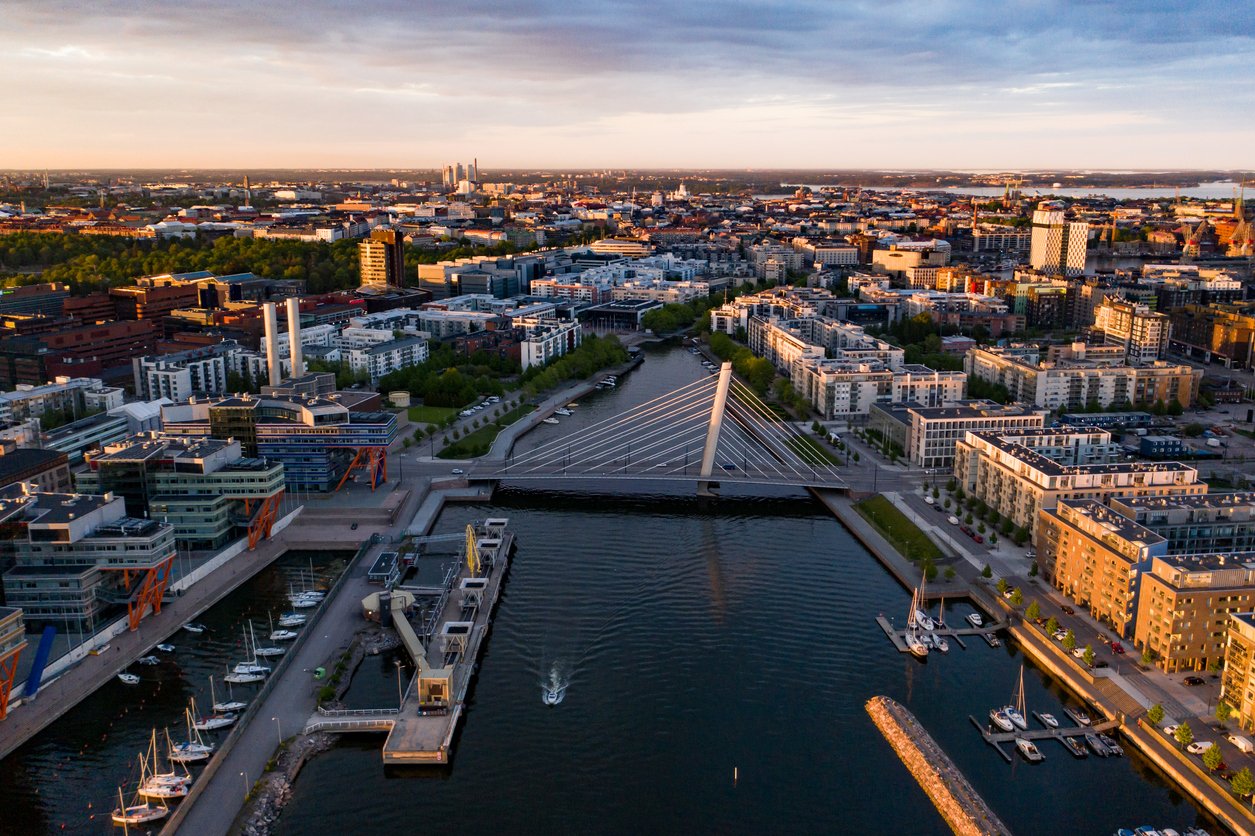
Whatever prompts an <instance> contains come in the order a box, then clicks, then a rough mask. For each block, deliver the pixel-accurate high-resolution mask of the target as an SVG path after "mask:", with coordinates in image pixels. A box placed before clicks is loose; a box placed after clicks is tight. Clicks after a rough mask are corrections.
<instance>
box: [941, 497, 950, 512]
mask: <svg viewBox="0 0 1255 836" xmlns="http://www.w3.org/2000/svg"><path fill="white" fill-rule="evenodd" d="M941 507H943V508H945V509H946V510H947V511H949V510H950V499H949V498H947V499H946V501H945V502H943V503H941Z"/></svg>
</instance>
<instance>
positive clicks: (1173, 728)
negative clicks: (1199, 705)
mask: <svg viewBox="0 0 1255 836" xmlns="http://www.w3.org/2000/svg"><path fill="white" fill-rule="evenodd" d="M1179 728H1181V727H1180V726H1178V725H1176V724H1175V723H1173V724H1172V725H1170V726H1164V727H1163V733H1164V734H1166V735H1169V736H1172V735H1175V734H1176V733H1177V729H1179Z"/></svg>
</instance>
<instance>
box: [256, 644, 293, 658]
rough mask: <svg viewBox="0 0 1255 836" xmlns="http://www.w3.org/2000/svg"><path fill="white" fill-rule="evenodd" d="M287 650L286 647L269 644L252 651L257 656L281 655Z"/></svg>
mask: <svg viewBox="0 0 1255 836" xmlns="http://www.w3.org/2000/svg"><path fill="white" fill-rule="evenodd" d="M287 652H288V649H287V648H286V647H279V646H278V645H271V646H270V647H264V646H263V647H257V648H254V649H253V653H254V654H256V655H258V656H282V655H283V654H284V653H287Z"/></svg>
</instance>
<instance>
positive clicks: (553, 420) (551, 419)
mask: <svg viewBox="0 0 1255 836" xmlns="http://www.w3.org/2000/svg"><path fill="white" fill-rule="evenodd" d="M540 423H542V424H556V423H558V419H557V418H554V417H553V416H552V415H551V416H549V417H548V418H541V419H540Z"/></svg>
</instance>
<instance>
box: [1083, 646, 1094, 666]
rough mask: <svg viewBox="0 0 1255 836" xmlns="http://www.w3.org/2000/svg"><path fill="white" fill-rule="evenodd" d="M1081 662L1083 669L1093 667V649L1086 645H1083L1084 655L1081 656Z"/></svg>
mask: <svg viewBox="0 0 1255 836" xmlns="http://www.w3.org/2000/svg"><path fill="white" fill-rule="evenodd" d="M1081 661H1082V662H1084V663H1085V667H1087V668H1092V667H1094V648H1092V647H1090V646H1089V645H1088V644H1087V645H1085V653H1084V655H1082V656H1081Z"/></svg>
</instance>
